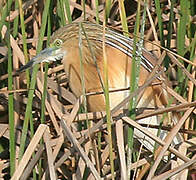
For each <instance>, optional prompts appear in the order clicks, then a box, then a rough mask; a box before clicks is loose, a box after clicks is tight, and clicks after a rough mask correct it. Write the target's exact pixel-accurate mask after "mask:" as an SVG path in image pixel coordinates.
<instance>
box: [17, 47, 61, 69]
mask: <svg viewBox="0 0 196 180" xmlns="http://www.w3.org/2000/svg"><path fill="white" fill-rule="evenodd" d="M64 54H65V53H63V52H61V49H57V48H55V47H50V48H46V49H44V50H42V51H41V52H40V53H39V54H38V55H37V56H35V57H33V58H32V59H31V60H30V61H29V62H28V63H27V64H25V65H24V66H22V67H21V68H20V69H19V70H18V72H22V71H24V70H26V69H28V68H31V67H33V66H34V65H35V64H38V63H42V62H51V61H56V60H60V59H62V58H63V56H64Z"/></svg>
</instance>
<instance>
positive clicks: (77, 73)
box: [20, 22, 168, 124]
mask: <svg viewBox="0 0 196 180" xmlns="http://www.w3.org/2000/svg"><path fill="white" fill-rule="evenodd" d="M82 27H83V29H84V31H81V29H80V26H79V23H72V24H69V25H66V26H65V27H62V28H60V29H59V30H57V31H56V32H55V33H54V34H53V35H52V37H51V41H50V42H51V43H50V47H49V48H47V49H44V50H43V51H41V53H40V54H38V55H37V56H35V57H34V58H33V59H32V60H31V61H29V62H28V63H27V64H26V65H25V66H23V67H22V68H21V69H20V71H23V70H25V69H26V68H29V67H32V66H33V65H34V64H37V63H41V62H50V61H56V60H62V63H63V65H64V70H65V72H66V73H67V75H68V79H69V85H70V88H71V90H72V91H73V93H74V94H75V95H76V96H77V97H79V96H81V95H82V83H81V79H82V78H81V67H80V62H81V56H80V51H79V43H81V42H80V41H79V40H80V39H82V43H81V44H82V46H81V51H82V57H83V58H82V62H83V70H84V73H83V75H84V84H85V92H86V93H90V92H99V91H103V89H102V83H101V80H102V79H103V76H104V73H103V68H104V67H103V66H104V65H103V49H102V45H103V27H102V26H101V25H98V24H93V23H90V22H82ZM79 31H81V33H79ZM79 34H80V37H79ZM105 49H106V55H107V61H108V83H109V88H110V90H115V89H126V88H128V87H129V86H130V75H131V61H132V51H133V41H132V40H131V39H130V38H127V37H125V36H123V35H121V34H120V33H117V32H116V31H113V30H111V29H109V28H106V32H105ZM155 64H156V58H154V56H153V55H152V54H151V53H149V52H148V51H147V50H145V49H143V50H142V55H141V68H140V75H139V86H141V85H142V84H143V83H144V82H145V80H146V79H147V77H148V76H149V74H150V72H151V71H152V69H153V67H154V65H155ZM155 81H160V80H159V79H157V80H155ZM128 92H129V91H128V90H127V91H117V92H113V93H110V107H111V108H113V107H115V106H116V105H117V104H118V103H120V102H121V101H122V100H123V99H124V98H125V97H127V96H128ZM167 98H168V95H167V93H166V92H165V91H164V90H163V88H162V87H161V85H160V83H159V85H155V86H150V87H148V88H146V90H145V91H144V93H143V95H142V97H141V98H140V100H139V102H138V107H147V108H155V107H163V106H166V105H167ZM87 102H88V110H89V111H93V112H94V111H102V110H105V98H104V95H103V94H99V95H94V96H88V97H87ZM158 121H159V120H158V117H152V118H148V119H144V120H142V122H143V123H144V122H145V123H147V124H148V123H152V124H157V122H158Z"/></svg>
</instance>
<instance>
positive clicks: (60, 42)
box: [54, 39, 62, 47]
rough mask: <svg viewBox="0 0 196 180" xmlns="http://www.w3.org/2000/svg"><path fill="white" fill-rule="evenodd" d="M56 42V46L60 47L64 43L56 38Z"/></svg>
mask: <svg viewBox="0 0 196 180" xmlns="http://www.w3.org/2000/svg"><path fill="white" fill-rule="evenodd" d="M54 44H55V46H56V47H60V46H61V44H62V40H60V39H56V40H55V42H54Z"/></svg>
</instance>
